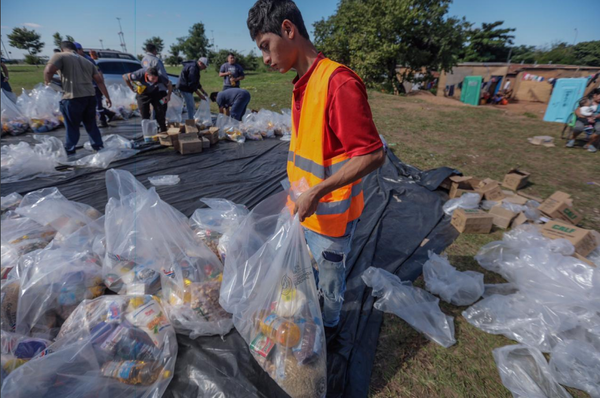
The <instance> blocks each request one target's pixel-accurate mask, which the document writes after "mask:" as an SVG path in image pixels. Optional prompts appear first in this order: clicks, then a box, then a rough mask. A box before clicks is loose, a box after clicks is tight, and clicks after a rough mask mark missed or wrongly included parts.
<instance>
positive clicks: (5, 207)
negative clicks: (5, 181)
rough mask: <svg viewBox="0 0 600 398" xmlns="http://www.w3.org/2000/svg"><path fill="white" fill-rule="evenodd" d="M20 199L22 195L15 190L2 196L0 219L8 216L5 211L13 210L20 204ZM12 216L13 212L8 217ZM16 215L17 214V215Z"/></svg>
mask: <svg viewBox="0 0 600 398" xmlns="http://www.w3.org/2000/svg"><path fill="white" fill-rule="evenodd" d="M21 200H23V197H22V196H21V195H20V194H18V193H17V192H13V193H11V194H9V195H6V196H3V197H2V205H1V208H0V211H1V212H2V220H4V219H5V218H9V216H7V215H6V213H7V212H14V211H15V209H16V208H17V207H19V205H20V204H21ZM13 216H14V214H13V215H12V216H10V217H13ZM17 217H19V216H18V215H17Z"/></svg>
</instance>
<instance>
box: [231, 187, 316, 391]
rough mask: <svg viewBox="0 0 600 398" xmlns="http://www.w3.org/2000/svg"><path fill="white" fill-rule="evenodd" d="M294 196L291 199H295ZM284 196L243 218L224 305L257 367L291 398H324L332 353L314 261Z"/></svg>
mask: <svg viewBox="0 0 600 398" xmlns="http://www.w3.org/2000/svg"><path fill="white" fill-rule="evenodd" d="M292 194H293V193H292ZM287 196H288V193H287V192H282V193H280V194H277V195H275V196H273V197H271V198H268V199H266V200H265V201H263V202H262V203H260V204H259V205H258V206H257V207H256V208H255V209H254V210H253V211H252V212H251V213H250V214H249V215H248V216H247V217H245V218H244V220H243V221H242V223H241V225H240V226H239V227H238V228H237V232H236V233H235V234H234V235H233V236H232V237H231V241H230V245H231V247H235V248H236V250H235V251H233V250H232V251H231V253H228V255H227V257H226V259H225V271H224V273H223V285H222V288H221V296H220V302H221V304H222V306H223V308H225V309H226V310H227V311H228V312H230V313H232V314H233V322H234V325H235V327H236V329H237V330H238V332H239V333H240V334H241V336H242V337H243V338H244V340H245V341H246V343H247V344H248V346H249V348H250V352H251V353H252V355H253V356H254V358H255V359H256V361H257V362H258V363H259V364H260V366H261V367H262V368H263V369H264V370H265V371H266V372H267V373H268V374H269V376H271V378H273V380H275V381H276V382H277V383H278V384H279V385H280V386H281V387H282V388H283V389H284V390H285V392H287V393H288V394H289V395H290V396H292V397H324V396H325V394H326V389H327V366H326V365H327V354H326V351H327V350H326V343H325V333H324V328H323V323H322V319H321V311H320V307H319V299H318V296H317V291H316V285H315V280H314V276H313V270H312V266H311V261H310V256H309V253H308V249H307V246H306V242H305V240H304V233H303V230H302V227H301V226H300V221H299V219H298V217H297V216H296V217H294V216H293V215H292V214H291V210H290V209H289V208H288V207H287V206H286V202H287Z"/></svg>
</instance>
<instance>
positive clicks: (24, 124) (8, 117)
mask: <svg viewBox="0 0 600 398" xmlns="http://www.w3.org/2000/svg"><path fill="white" fill-rule="evenodd" d="M0 91H2V116H1V119H2V134H3V135H4V134H6V133H8V134H10V135H19V134H23V133H25V132H26V131H27V130H29V119H28V118H27V116H25V114H24V113H23V111H22V109H20V108H19V106H18V105H17V104H16V103H14V102H13V101H11V100H10V99H9V98H8V96H7V95H6V93H5V92H4V90H0ZM3 156H4V154H3Z"/></svg>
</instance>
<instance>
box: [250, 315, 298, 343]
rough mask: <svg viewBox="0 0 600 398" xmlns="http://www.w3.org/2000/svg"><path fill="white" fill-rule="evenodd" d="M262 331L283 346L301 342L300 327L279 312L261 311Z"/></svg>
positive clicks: (260, 325)
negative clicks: (278, 313)
mask: <svg viewBox="0 0 600 398" xmlns="http://www.w3.org/2000/svg"><path fill="white" fill-rule="evenodd" d="M257 320H258V325H259V327H260V331H261V332H262V333H263V334H264V335H265V336H267V337H269V338H270V339H271V340H273V341H275V342H276V343H277V344H279V345H281V346H283V347H288V348H290V347H294V346H296V345H298V343H299V342H300V328H299V327H298V325H296V324H295V323H294V322H293V321H291V320H287V319H285V318H283V317H279V316H277V314H268V313H267V312H266V311H261V312H259V314H258V316H257Z"/></svg>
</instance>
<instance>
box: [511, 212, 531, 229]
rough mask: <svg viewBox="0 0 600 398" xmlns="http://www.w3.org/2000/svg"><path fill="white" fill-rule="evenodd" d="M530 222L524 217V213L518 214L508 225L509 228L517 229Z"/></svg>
mask: <svg viewBox="0 0 600 398" xmlns="http://www.w3.org/2000/svg"><path fill="white" fill-rule="evenodd" d="M530 222H531V220H529V219H528V218H527V217H526V216H525V213H523V212H520V213H519V215H518V216H516V217H515V219H514V220H513V221H512V223H511V224H510V227H511V228H517V227H518V226H519V225H523V224H529V223H530Z"/></svg>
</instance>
